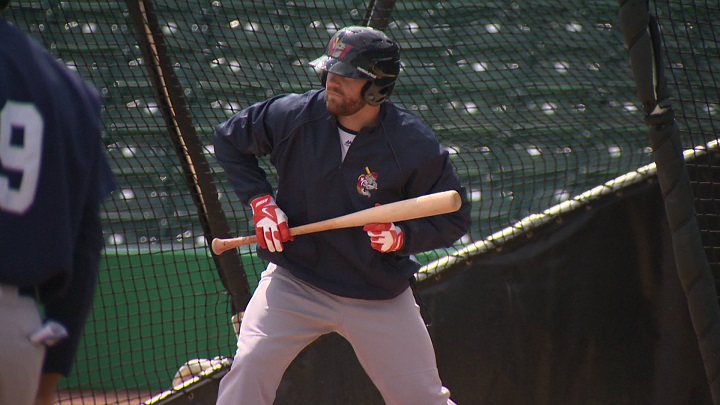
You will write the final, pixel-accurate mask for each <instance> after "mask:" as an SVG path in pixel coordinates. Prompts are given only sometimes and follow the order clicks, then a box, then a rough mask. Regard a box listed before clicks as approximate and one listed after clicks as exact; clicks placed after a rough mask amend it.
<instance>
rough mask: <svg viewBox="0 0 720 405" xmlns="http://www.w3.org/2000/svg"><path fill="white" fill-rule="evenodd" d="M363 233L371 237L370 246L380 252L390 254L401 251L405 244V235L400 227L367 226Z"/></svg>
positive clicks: (388, 225)
mask: <svg viewBox="0 0 720 405" xmlns="http://www.w3.org/2000/svg"><path fill="white" fill-rule="evenodd" d="M363 231H365V232H367V234H368V236H370V246H372V248H373V249H375V250H377V251H378V252H382V253H388V252H394V251H396V250H400V249H401V248H402V247H403V244H404V243H405V235H404V234H403V231H402V229H400V227H399V226H397V225H395V224H393V223H392V222H391V223H387V224H367V225H365V226H363Z"/></svg>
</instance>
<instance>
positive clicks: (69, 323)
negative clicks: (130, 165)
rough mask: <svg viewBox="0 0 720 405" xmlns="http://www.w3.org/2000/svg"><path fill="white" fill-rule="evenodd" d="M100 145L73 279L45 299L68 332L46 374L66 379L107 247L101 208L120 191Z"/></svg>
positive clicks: (49, 355)
mask: <svg viewBox="0 0 720 405" xmlns="http://www.w3.org/2000/svg"><path fill="white" fill-rule="evenodd" d="M99 140H100V138H99V137H98V141H99ZM98 143H99V145H98V146H99V151H98V153H97V155H96V164H95V168H94V170H93V171H92V173H93V174H94V175H95V176H94V177H92V180H91V181H90V183H91V184H90V186H89V187H88V190H87V195H86V200H85V203H84V208H83V212H82V214H81V215H82V217H81V219H80V224H79V228H78V232H77V239H76V243H75V248H74V250H73V266H72V271H71V273H70V275H69V276H70V280H69V281H68V282H67V285H66V287H65V288H63V292H62V293H60V294H58V295H55V294H53V295H50V296H48V297H47V300H43V306H44V308H45V318H46V319H52V320H55V321H58V322H60V323H61V324H63V325H64V326H65V328H66V329H67V332H68V337H67V338H66V339H64V340H61V341H59V342H58V343H57V344H56V345H54V346H52V347H49V348H48V349H47V351H46V352H45V360H44V364H43V372H46V373H60V374H62V375H64V376H67V375H68V374H69V373H70V370H71V368H72V364H73V360H74V358H75V354H76V352H77V350H78V346H79V344H80V338H81V336H82V333H83V330H84V327H85V323H86V321H87V317H88V315H89V313H90V310H91V308H92V302H93V297H94V296H95V288H96V285H97V279H98V271H99V266H100V257H101V250H102V247H103V236H102V225H101V222H100V207H101V204H102V202H103V200H104V199H105V198H107V197H108V196H109V195H110V193H111V192H113V191H114V190H116V188H117V184H116V182H115V177H114V175H113V173H112V169H110V165H109V164H108V161H107V158H106V156H105V151H104V147H103V146H102V143H101V142H98Z"/></svg>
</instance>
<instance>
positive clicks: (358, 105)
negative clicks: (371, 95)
mask: <svg viewBox="0 0 720 405" xmlns="http://www.w3.org/2000/svg"><path fill="white" fill-rule="evenodd" d="M325 105H326V106H327V109H328V111H329V112H330V114H333V115H335V116H337V117H346V116H350V115H353V114H355V113H356V112H358V111H360V110H361V109H362V108H363V107H365V100H363V99H362V98H361V97H357V98H355V99H352V100H348V99H347V98H345V97H344V96H340V95H338V94H337V93H333V94H326V100H325Z"/></svg>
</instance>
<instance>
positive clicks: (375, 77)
mask: <svg viewBox="0 0 720 405" xmlns="http://www.w3.org/2000/svg"><path fill="white" fill-rule="evenodd" d="M310 66H313V67H315V68H317V69H321V70H323V75H322V84H323V86H324V85H325V80H326V79H327V73H328V72H330V73H333V74H336V75H340V76H344V77H350V78H354V79H368V80H369V82H368V84H367V85H365V87H364V88H363V90H362V96H363V99H364V100H365V102H366V103H368V104H370V105H379V104H382V103H383V102H385V101H386V100H387V99H388V97H389V96H390V93H392V90H393V87H395V81H396V80H397V77H398V74H399V73H400V47H399V46H398V45H397V43H395V41H393V40H392V39H390V38H389V37H388V36H387V35H385V34H384V33H383V32H382V31H379V30H376V29H373V28H370V27H354V26H353V27H346V28H343V29H341V30H340V31H338V32H336V33H335V35H333V37H332V38H330V42H329V43H328V46H327V50H326V51H325V54H324V55H323V56H321V57H319V58H317V59H315V60H314V61H312V62H310Z"/></svg>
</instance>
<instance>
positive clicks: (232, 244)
mask: <svg viewBox="0 0 720 405" xmlns="http://www.w3.org/2000/svg"><path fill="white" fill-rule="evenodd" d="M256 242H257V237H256V236H255V235H249V236H241V237H238V238H231V239H218V238H215V239H213V240H212V244H211V246H212V251H213V253H215V254H216V255H221V254H223V253H225V252H227V251H228V250H230V249H235V248H237V247H240V246H245V245H250V244H252V243H256Z"/></svg>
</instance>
